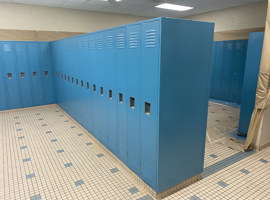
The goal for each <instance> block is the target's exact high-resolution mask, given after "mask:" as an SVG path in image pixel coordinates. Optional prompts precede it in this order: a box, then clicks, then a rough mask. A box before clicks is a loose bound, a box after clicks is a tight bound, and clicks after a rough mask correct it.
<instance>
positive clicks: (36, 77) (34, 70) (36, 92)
mask: <svg viewBox="0 0 270 200" xmlns="http://www.w3.org/2000/svg"><path fill="white" fill-rule="evenodd" d="M27 44H28V45H27V47H28V59H29V67H30V70H29V71H30V74H29V76H30V77H31V80H32V88H33V91H32V93H33V100H34V105H35V106H38V105H43V104H44V96H43V95H44V93H45V92H44V91H43V85H42V77H41V76H42V75H43V73H42V70H41V63H40V55H39V49H38V43H37V42H28V43H27Z"/></svg>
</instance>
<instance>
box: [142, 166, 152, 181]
mask: <svg viewBox="0 0 270 200" xmlns="http://www.w3.org/2000/svg"><path fill="white" fill-rule="evenodd" d="M143 173H144V176H145V177H146V178H147V179H149V180H151V181H152V180H153V168H152V167H150V166H149V165H148V164H145V165H144V169H143Z"/></svg>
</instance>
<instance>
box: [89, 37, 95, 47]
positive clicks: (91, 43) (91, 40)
mask: <svg viewBox="0 0 270 200" xmlns="http://www.w3.org/2000/svg"><path fill="white" fill-rule="evenodd" d="M90 48H91V49H95V40H94V39H90Z"/></svg>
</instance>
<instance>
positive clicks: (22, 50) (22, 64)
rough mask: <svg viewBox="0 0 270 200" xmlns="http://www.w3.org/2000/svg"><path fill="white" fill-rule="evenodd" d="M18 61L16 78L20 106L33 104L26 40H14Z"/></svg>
mask: <svg viewBox="0 0 270 200" xmlns="http://www.w3.org/2000/svg"><path fill="white" fill-rule="evenodd" d="M14 48H15V52H16V58H17V63H18V75H19V76H18V80H19V83H20V88H21V94H22V107H30V106H33V98H32V90H31V80H30V76H29V74H30V73H29V68H28V65H29V64H28V59H27V55H28V54H27V49H26V42H14Z"/></svg>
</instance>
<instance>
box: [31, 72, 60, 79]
mask: <svg viewBox="0 0 270 200" xmlns="http://www.w3.org/2000/svg"><path fill="white" fill-rule="evenodd" d="M33 77H35V78H36V77H37V72H33ZM62 78H63V74H62Z"/></svg>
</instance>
